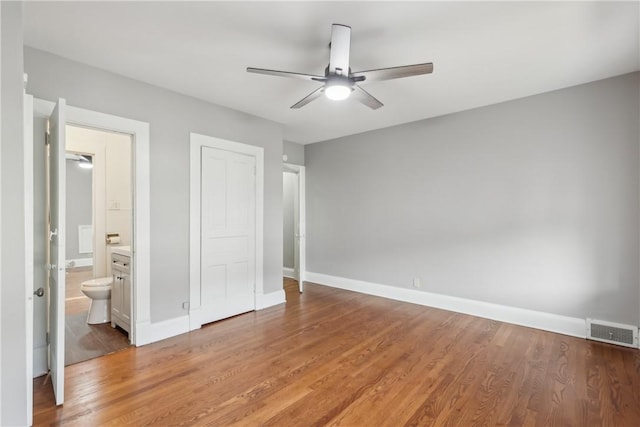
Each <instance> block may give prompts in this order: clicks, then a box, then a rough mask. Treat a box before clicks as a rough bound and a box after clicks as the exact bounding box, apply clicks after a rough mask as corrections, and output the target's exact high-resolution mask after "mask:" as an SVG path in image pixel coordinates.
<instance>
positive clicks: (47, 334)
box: [47, 332, 49, 345]
mask: <svg viewBox="0 0 640 427" xmlns="http://www.w3.org/2000/svg"><path fill="white" fill-rule="evenodd" d="M47 345H49V332H47Z"/></svg>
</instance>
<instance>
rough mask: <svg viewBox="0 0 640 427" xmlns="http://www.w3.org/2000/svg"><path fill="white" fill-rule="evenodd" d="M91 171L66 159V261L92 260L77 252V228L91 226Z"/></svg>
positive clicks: (88, 255)
mask: <svg viewBox="0 0 640 427" xmlns="http://www.w3.org/2000/svg"><path fill="white" fill-rule="evenodd" d="M92 182H93V169H82V168H79V167H78V162H76V161H73V160H70V159H67V224H66V227H67V232H66V234H67V240H66V247H65V249H66V259H67V261H68V260H72V259H80V258H92V257H93V254H92V253H90V254H81V253H79V252H78V250H79V248H78V226H79V225H91V224H92V221H93V209H92V203H91V192H92Z"/></svg>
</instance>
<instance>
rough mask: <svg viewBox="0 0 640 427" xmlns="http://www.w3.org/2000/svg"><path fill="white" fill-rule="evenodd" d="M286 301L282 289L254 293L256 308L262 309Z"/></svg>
mask: <svg viewBox="0 0 640 427" xmlns="http://www.w3.org/2000/svg"><path fill="white" fill-rule="evenodd" d="M285 302H287V299H286V296H285V293H284V289H280V290H278V291H276V292H270V293H268V294H256V310H262V309H265V308H268V307H273V306H274V305H278V304H283V303H285Z"/></svg>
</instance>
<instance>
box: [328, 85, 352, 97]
mask: <svg viewBox="0 0 640 427" xmlns="http://www.w3.org/2000/svg"><path fill="white" fill-rule="evenodd" d="M351 91H352V89H351V87H350V86H345V85H331V86H327V87H326V88H325V90H324V94H325V95H326V97H327V98H329V99H331V100H333V101H342V100H343V99H347V98H348V97H349V95H351Z"/></svg>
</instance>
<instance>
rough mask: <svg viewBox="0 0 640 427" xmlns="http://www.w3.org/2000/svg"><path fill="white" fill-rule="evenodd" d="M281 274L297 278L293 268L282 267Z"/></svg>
mask: <svg viewBox="0 0 640 427" xmlns="http://www.w3.org/2000/svg"><path fill="white" fill-rule="evenodd" d="M282 275H283V276H284V277H288V278H289V279H295V280H298V278H297V277H296V271H295V269H293V268H289V267H282Z"/></svg>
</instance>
